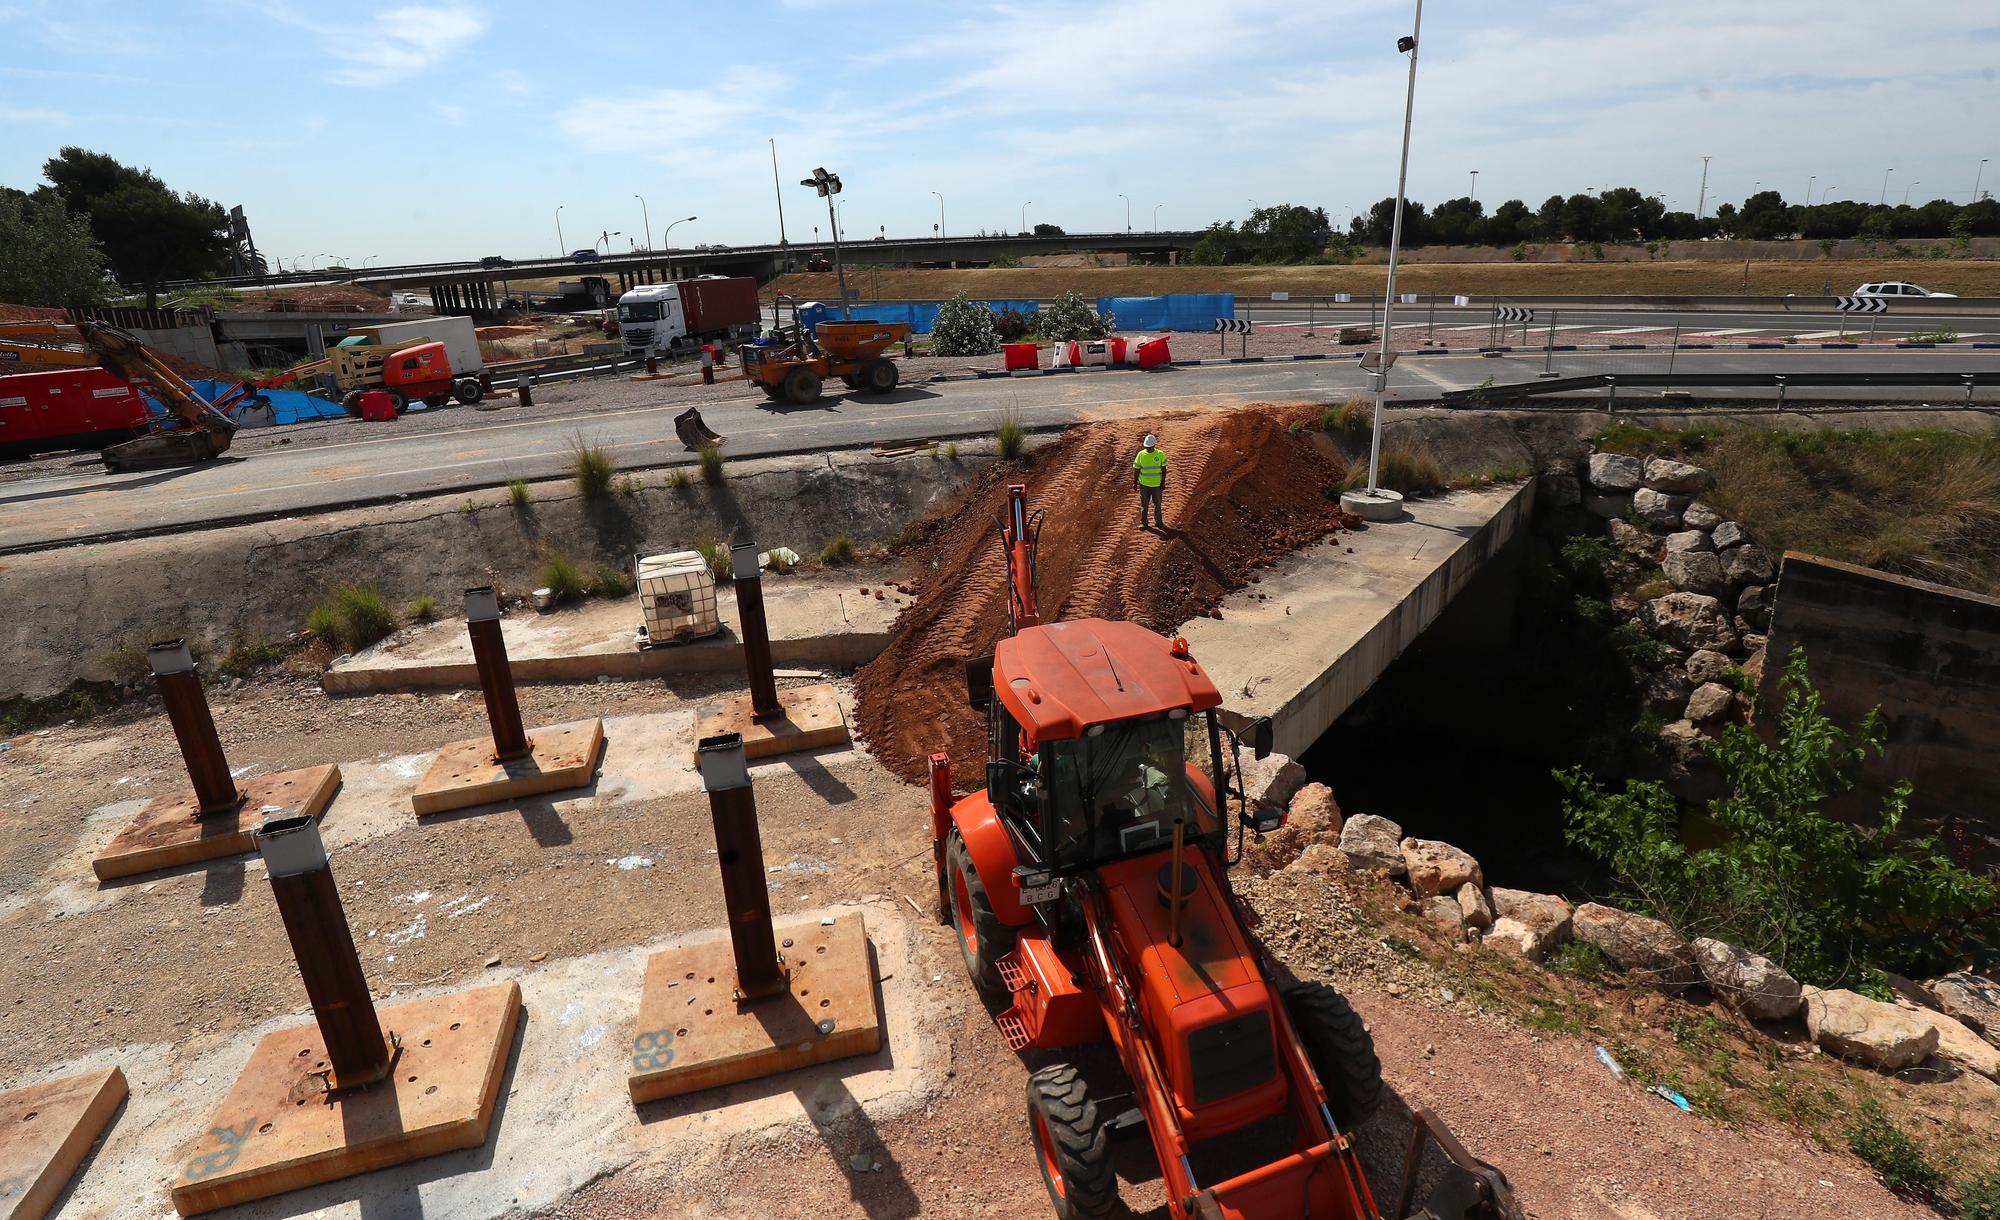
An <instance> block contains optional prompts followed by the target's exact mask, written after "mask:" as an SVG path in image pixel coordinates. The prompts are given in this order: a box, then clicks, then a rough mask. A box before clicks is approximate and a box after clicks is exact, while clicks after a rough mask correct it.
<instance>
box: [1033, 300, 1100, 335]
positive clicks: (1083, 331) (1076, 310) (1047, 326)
mask: <svg viewBox="0 0 2000 1220" xmlns="http://www.w3.org/2000/svg"><path fill="white" fill-rule="evenodd" d="M1037 317H1038V318H1039V321H1037V322H1036V324H1035V326H1036V329H1037V330H1038V331H1040V332H1041V336H1042V338H1044V339H1049V340H1052V341H1054V342H1057V343H1068V342H1070V341H1071V340H1075V339H1102V338H1103V337H1104V336H1106V335H1108V334H1110V333H1111V319H1110V317H1109V316H1108V315H1105V314H1101V313H1099V312H1097V306H1096V305H1095V304H1093V303H1092V302H1091V300H1090V298H1088V297H1086V296H1084V295H1083V294H1082V293H1080V292H1065V293H1063V294H1062V295H1061V296H1058V297H1057V298H1056V299H1055V300H1053V301H1050V302H1049V305H1048V308H1046V309H1044V310H1042V311H1041V313H1040V314H1038V315H1037Z"/></svg>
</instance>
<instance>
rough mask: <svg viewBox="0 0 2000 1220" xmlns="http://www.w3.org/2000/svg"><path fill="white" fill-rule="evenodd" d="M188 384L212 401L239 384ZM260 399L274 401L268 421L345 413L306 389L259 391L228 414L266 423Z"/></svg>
mask: <svg viewBox="0 0 2000 1220" xmlns="http://www.w3.org/2000/svg"><path fill="white" fill-rule="evenodd" d="M188 384H189V385H191V386H193V387H194V392H195V393H197V394H199V395H201V396H202V397H203V398H205V399H207V400H208V401H209V402H214V401H215V400H216V399H218V398H220V397H222V396H223V395H224V394H226V393H228V392H229V390H230V388H231V387H232V386H234V385H236V384H237V383H236V382H234V381H210V380H207V379H201V380H195V381H190V382H188ZM260 400H261V401H263V402H268V403H270V404H271V414H270V418H269V421H268V422H270V423H273V424H295V423H298V422H299V421H300V420H305V419H335V418H338V417H339V416H340V415H341V414H342V411H341V409H340V404H339V403H337V402H328V401H327V400H326V399H324V398H314V397H313V396H312V395H310V394H308V393H306V392H305V391H303V390H258V391H257V392H256V394H255V395H253V396H251V397H250V398H246V399H245V400H244V401H243V402H242V403H241V404H238V405H237V406H232V407H231V408H230V410H229V414H230V415H231V416H233V417H237V419H238V422H239V423H244V424H252V425H255V424H261V423H264V422H266V421H265V417H264V413H263V411H262V410H261V409H260V408H259V407H258V406H257V403H258V401H260Z"/></svg>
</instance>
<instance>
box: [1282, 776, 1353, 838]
mask: <svg viewBox="0 0 2000 1220" xmlns="http://www.w3.org/2000/svg"><path fill="white" fill-rule="evenodd" d="M1341 825H1342V821H1341V816H1340V806H1339V805H1338V804H1336V803H1334V799H1333V789H1331V788H1329V787H1327V786H1326V785H1325V784H1307V785H1305V786H1304V787H1302V788H1300V789H1299V790H1298V791H1297V792H1294V793H1292V800H1291V804H1290V805H1289V806H1287V815H1286V818H1285V826H1286V828H1287V829H1291V830H1296V831H1298V832H1299V834H1300V837H1302V838H1305V839H1321V838H1326V837H1328V836H1331V835H1338V834H1339V833H1340V827H1341Z"/></svg>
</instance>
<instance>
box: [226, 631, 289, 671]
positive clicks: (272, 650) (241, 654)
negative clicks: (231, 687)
mask: <svg viewBox="0 0 2000 1220" xmlns="http://www.w3.org/2000/svg"><path fill="white" fill-rule="evenodd" d="M284 659H285V646H284V645H283V644H278V643H272V642H271V641H269V640H262V641H259V642H257V643H254V644H253V643H245V642H244V641H242V640H238V641H237V642H236V643H235V644H234V645H233V646H231V648H230V649H229V652H228V655H226V656H224V657H223V658H222V664H221V665H219V666H217V671H218V672H220V673H222V674H224V675H225V676H227V677H231V678H247V677H249V676H250V675H251V674H254V673H256V672H257V671H258V670H260V669H263V668H264V667H265V666H267V665H275V664H277V663H278V662H279V661H282V660H284Z"/></svg>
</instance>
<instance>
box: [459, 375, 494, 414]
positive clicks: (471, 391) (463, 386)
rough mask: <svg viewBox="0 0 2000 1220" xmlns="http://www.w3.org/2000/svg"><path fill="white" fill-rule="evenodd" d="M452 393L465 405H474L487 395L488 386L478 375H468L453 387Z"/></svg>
mask: <svg viewBox="0 0 2000 1220" xmlns="http://www.w3.org/2000/svg"><path fill="white" fill-rule="evenodd" d="M452 394H453V395H454V396H455V397H456V398H457V399H458V401H459V402H460V403H461V404H463V405H464V406H468V407H470V406H473V405H475V404H476V403H478V401H479V400H480V399H482V398H484V397H485V396H486V387H485V386H482V385H480V384H479V379H478V378H476V377H467V378H465V379H464V380H462V381H460V382H459V383H458V384H457V385H455V386H453V387H452Z"/></svg>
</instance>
